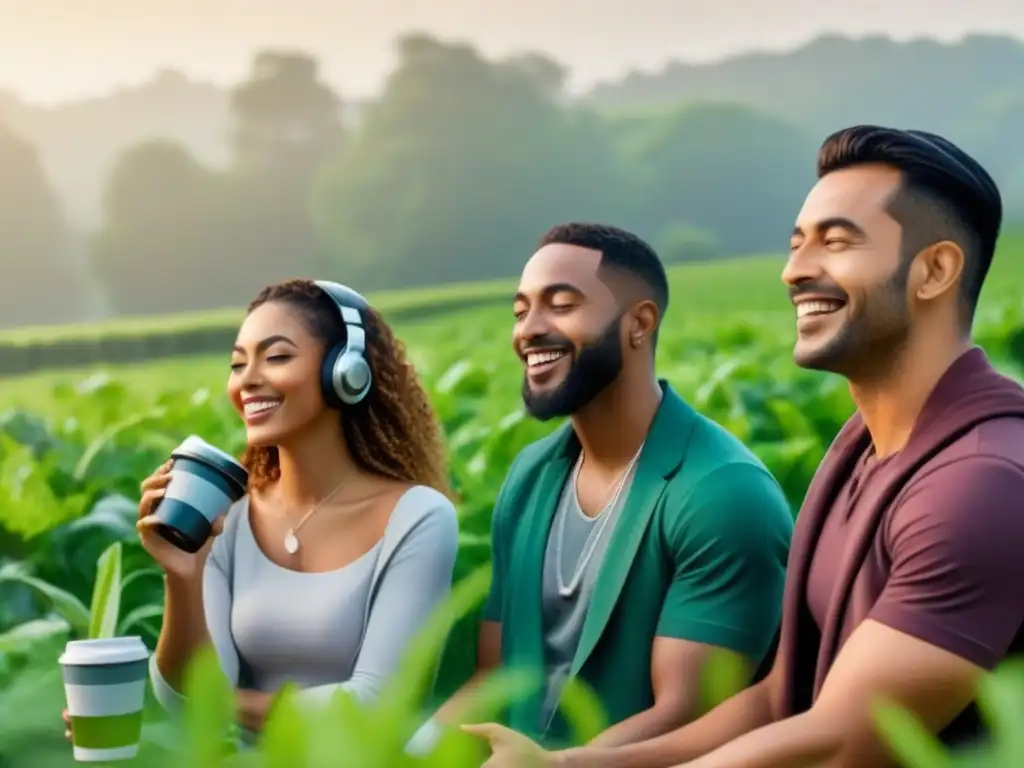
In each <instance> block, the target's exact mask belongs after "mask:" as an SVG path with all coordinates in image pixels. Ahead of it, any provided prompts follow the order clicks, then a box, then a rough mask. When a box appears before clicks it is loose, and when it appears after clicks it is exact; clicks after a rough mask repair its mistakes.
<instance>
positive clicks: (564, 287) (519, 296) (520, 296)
mask: <svg viewBox="0 0 1024 768" xmlns="http://www.w3.org/2000/svg"><path fill="white" fill-rule="evenodd" d="M556 293H574V294H576V295H577V296H583V295H584V293H583V291H582V290H580V288H579V287H578V286H575V285H573V284H572V283H551V284H550V285H546V286H544V289H543V290H542V291H541V292H540V295H541V297H543V298H545V299H550V298H551V297H552V296H554V295H555V294H556ZM515 300H516V301H529V298H528V297H527V295H526V294H525V293H523V292H522V291H517V292H516V296H515Z"/></svg>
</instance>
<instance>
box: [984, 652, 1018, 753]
mask: <svg viewBox="0 0 1024 768" xmlns="http://www.w3.org/2000/svg"><path fill="white" fill-rule="evenodd" d="M978 709H979V710H980V712H981V713H982V716H983V717H984V719H985V721H986V723H987V724H988V727H989V731H990V733H991V737H992V758H993V760H994V761H995V762H996V764H997V765H1000V764H1005V765H1024V728H1022V727H1021V726H1022V725H1024V659H1012V660H1010V661H1006V662H1004V663H1003V664H1001V665H1000V666H999V668H998V669H997V670H996V671H995V672H993V673H991V674H988V675H985V676H984V677H983V678H982V679H981V683H980V685H979V691H978ZM1000 761H1002V762H1000Z"/></svg>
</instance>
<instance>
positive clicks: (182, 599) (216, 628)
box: [149, 526, 238, 712]
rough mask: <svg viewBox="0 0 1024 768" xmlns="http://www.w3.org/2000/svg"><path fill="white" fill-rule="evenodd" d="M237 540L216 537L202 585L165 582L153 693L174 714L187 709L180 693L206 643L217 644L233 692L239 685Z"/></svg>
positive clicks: (152, 666) (152, 671)
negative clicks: (234, 618) (234, 581)
mask: <svg viewBox="0 0 1024 768" xmlns="http://www.w3.org/2000/svg"><path fill="white" fill-rule="evenodd" d="M226 527H227V526H226ZM232 527H233V526H232ZM232 539H233V537H232V536H229V535H228V531H225V533H223V534H221V535H220V536H218V537H217V539H216V541H215V542H214V543H213V548H212V549H211V551H210V555H209V557H208V558H207V561H206V565H205V566H204V568H203V576H202V580H201V581H199V580H194V579H193V580H191V581H189V580H181V579H178V578H177V577H173V576H170V575H168V576H167V578H166V592H165V595H164V619H163V626H162V628H161V630H160V638H159V640H158V641H157V645H156V653H154V654H153V656H152V658H151V659H150V665H149V668H150V680H151V682H152V684H153V693H154V694H155V695H156V699H157V701H159V702H160V704H161V706H163V707H164V709H166V710H168V711H169V712H174V711H177V710H178V709H180V707H181V706H182V704H183V702H184V700H185V697H184V696H183V695H182V694H181V693H180V692H181V691H182V689H183V687H184V682H185V676H186V670H187V669H188V665H189V663H190V662H191V660H192V658H193V657H194V656H195V654H196V651H198V650H199V648H201V647H202V646H203V645H206V644H207V643H210V642H212V643H213V646H214V648H215V649H216V651H217V657H218V659H219V660H220V666H221V670H222V671H223V672H224V675H225V677H227V679H228V682H229V684H230V685H231V686H232V687H234V686H235V685H237V683H238V651H237V650H236V649H235V643H234V640H233V639H232V637H231V587H230V583H229V581H228V576H227V574H228V573H229V568H228V567H227V564H228V562H229V561H228V558H230V557H231V556H232V552H231V550H232V547H231V546H230V542H231V540H232Z"/></svg>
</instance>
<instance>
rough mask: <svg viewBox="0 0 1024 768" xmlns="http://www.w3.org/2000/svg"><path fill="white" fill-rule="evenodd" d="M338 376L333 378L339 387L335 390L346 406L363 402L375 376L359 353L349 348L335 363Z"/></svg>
mask: <svg viewBox="0 0 1024 768" xmlns="http://www.w3.org/2000/svg"><path fill="white" fill-rule="evenodd" d="M335 370H336V371H337V376H335V377H334V378H333V381H334V382H336V383H337V384H338V385H339V386H338V387H336V388H335V389H334V391H335V392H336V394H337V396H338V398H339V399H340V400H341V401H342V402H344V403H345V404H346V405H355V404H356V403H359V402H362V401H363V399H364V398H365V397H366V395H367V394H368V393H369V391H370V384H371V383H372V381H373V375H372V373H371V372H370V366H369V364H368V363H367V362H366V359H365V358H364V357H363V356H362V355H361V354H359V353H358V352H354V351H350V350H348V349H347V348H346V349H345V351H344V352H342V354H341V357H340V358H339V359H338V360H337V362H336V363H335Z"/></svg>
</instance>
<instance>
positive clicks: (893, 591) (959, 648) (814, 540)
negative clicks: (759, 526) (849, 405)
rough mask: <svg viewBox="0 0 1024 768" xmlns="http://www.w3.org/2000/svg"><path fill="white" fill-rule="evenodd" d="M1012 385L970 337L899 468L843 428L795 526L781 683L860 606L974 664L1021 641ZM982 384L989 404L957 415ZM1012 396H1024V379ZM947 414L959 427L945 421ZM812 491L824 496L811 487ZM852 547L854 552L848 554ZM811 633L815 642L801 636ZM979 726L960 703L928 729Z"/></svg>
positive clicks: (1023, 534)
mask: <svg viewBox="0 0 1024 768" xmlns="http://www.w3.org/2000/svg"><path fill="white" fill-rule="evenodd" d="M993 377H998V379H999V380H997V379H995V378H993ZM1014 387H1017V385H1016V384H1013V383H1010V382H1009V380H1007V379H1004V378H1003V377H1001V376H999V374H997V373H996V372H995V371H994V370H993V369H991V368H990V367H989V366H988V362H987V360H986V359H985V356H984V354H983V353H982V352H981V350H972V351H971V352H969V353H967V354H966V355H965V356H964V357H963V358H961V359H960V360H958V361H957V363H955V364H954V365H953V366H952V367H951V368H950V370H949V371H948V372H947V374H946V376H945V377H944V378H943V380H942V382H940V385H939V386H938V387H937V388H936V390H935V392H934V393H933V395H932V397H931V398H930V400H929V402H928V404H927V406H926V409H925V411H926V412H925V413H924V414H923V416H924V418H925V419H926V420H927V421H928V424H927V425H925V426H926V427H927V428H924V427H922V429H921V430H918V428H917V427H915V431H918V432H921V433H924V434H927V435H930V436H932V437H935V436H938V435H943V434H945V435H946V436H947V437H946V439H945V441H944V442H941V446H940V447H938V448H937V449H935V450H932V451H931V452H929V450H928V449H927V447H925V446H922V445H920V441H921V440H922V439H923V438H922V437H921V435H920V434H919V435H918V437H917V441H918V442H917V443H916V444H914V440H915V437H914V436H912V437H911V443H910V444H908V449H910V450H913V451H916V452H917V453H918V454H920V455H922V456H924V457H925V458H924V459H922V460H920V461H918V460H917V459H915V461H916V462H917V463H916V464H914V465H913V466H912V468H909V469H908V465H907V461H906V460H904V459H907V458H908V457H902V458H901V456H900V454H896V455H894V456H890V457H886V458H885V459H882V460H879V459H878V458H877V457H876V456H875V455H874V452H873V449H872V447H871V444H870V438H868V439H867V440H864V433H866V430H863V429H862V425H861V434H859V435H858V436H857V439H856V440H854V439H853V438H850V437H849V435H848V436H847V439H846V442H845V444H844V445H842V446H841V449H842V450H846V452H847V456H846V460H847V464H846V465H845V467H848V468H849V470H848V471H845V470H840V471H839V472H833V475H834V478H833V479H834V488H833V490H832V494H831V496H830V497H829V498H831V503H830V504H827V503H826V506H825V507H824V508H823V509H821V514H820V515H819V518H820V519H819V520H818V521H817V523H816V524H815V531H814V533H807V532H804V535H805V536H806V537H807V547H806V556H807V557H809V563H807V565H806V570H805V571H804V572H805V573H806V583H805V588H804V590H803V600H802V601H801V602H802V605H800V613H801V614H804V615H808V614H809V617H808V620H807V621H803V620H800V621H799V622H794V623H793V625H792V626H793V627H794V629H793V630H791V631H790V637H795V636H797V635H798V634H799V636H800V637H801V638H802V640H800V641H799V642H798V645H797V650H798V653H797V655H796V656H792V657H791V665H793V666H795V667H796V668H800V669H803V670H804V672H797V673H796V674H797V675H798V678H799V679H798V678H792V681H793V684H794V685H797V686H799V687H800V689H801V690H804V691H806V692H807V693H808V694H809V693H810V689H809V688H807V687H806V686H801V683H800V679H803V680H804V681H805V683H806V685H809V684H810V678H808V677H806V675H807V674H810V672H811V671H812V670H813V668H815V666H816V668H817V673H816V678H817V681H818V682H817V683H816V685H815V691H816V689H817V688H818V687H820V681H821V679H822V677H823V675H824V674H826V673H827V667H828V666H830V665H831V662H832V661H834V656H835V655H836V654H838V653H839V652H840V649H841V648H842V644H843V643H844V642H845V641H846V640H847V639H848V638H849V636H850V635H851V634H852V632H853V631H854V630H855V629H856V627H857V625H859V624H860V623H861V622H862V621H864V620H866V619H871V620H874V621H877V622H880V623H882V624H885V625H887V626H889V627H892V628H893V629H896V630H898V631H900V632H904V633H906V634H909V635H912V636H914V637H916V638H919V639H920V640H923V641H924V642H927V643H929V644H931V645H934V646H938V647H940V648H943V649H945V650H947V651H949V652H951V653H953V654H956V655H957V656H960V657H962V658H964V659H967V660H968V661H971V662H973V663H975V664H977V665H978V666H981V667H983V668H985V669H992V668H993V667H995V666H996V665H997V664H998V663H999V662H1000V661H1002V660H1003V659H1004V658H1005V657H1006V656H1008V655H1011V654H1018V653H1022V652H1024V632H1022V628H1024V418H1021V415H1020V414H1019V413H1016V412H1019V411H1020V410H1021V409H1020V408H1019V407H1018V406H1017V405H1015V404H1014V398H1015V396H1016V395H1015V393H1014V390H1013V388H1014ZM1017 389H1018V391H1019V387H1017ZM992 392H994V393H996V394H994V395H992V402H993V411H992V414H993V415H992V417H990V418H987V419H985V420H981V421H980V423H977V424H974V425H973V426H971V425H970V424H971V419H975V420H976V419H977V417H978V414H979V413H981V412H984V410H985V407H986V405H985V402H984V399H985V397H986V396H987V394H986V393H992ZM1020 396H1021V401H1022V402H1024V392H1021V395H1020ZM968 401H970V402H968ZM944 419H945V420H946V421H945V422H944V421H943V420H944ZM957 419H964V420H966V424H967V426H966V427H965V428H962V429H959V430H958V428H957V422H956V420H957ZM852 431H853V430H850V432H851V433H852ZM841 437H842V436H841ZM842 442H843V441H842V440H840V439H837V443H842ZM842 450H840V451H839V452H840V453H841V452H842ZM905 450H907V449H905ZM833 460H834V461H838V459H835V458H834V459H833ZM900 472H902V473H903V474H899V473H900ZM886 488H888V489H889V490H888V491H887V492H888V493H890V494H891V495H890V496H887V497H885V498H890V499H891V500H890V501H889V502H887V503H884V504H883V505H882V508H881V510H879V509H878V505H879V498H880V497H881V495H880V494H879V491H882V490H885V489H886ZM809 495H810V494H809ZM815 495H816V496H818V497H819V498H825V491H824V489H817V490H816V491H815ZM805 506H806V505H805ZM872 515H874V516H875V520H872V519H871V516H872ZM798 522H799V519H798ZM865 532H867V533H865ZM858 541H859V542H860V543H858ZM858 546H860V547H861V548H862V550H861V551H862V553H863V554H862V555H858V556H857V557H860V558H861V559H856V558H852V557H851V548H855V547H858ZM798 557H799V556H798ZM851 562H853V563H855V566H854V570H853V571H852V572H850V571H849V564H850V563H851ZM844 564H846V566H845V567H846V568H847V573H845V574H844V573H843V572H842V571H843V568H844ZM851 577H852V578H851ZM839 600H841V601H842V602H841V603H838V602H837V601H839ZM837 606H840V607H838V608H837ZM837 610H839V611H840V613H835V612H836V611H837ZM830 618H831V632H830V630H829V628H828V627H827V625H828V624H829V623H830V621H829V620H830ZM797 626H802V627H804V628H803V629H800V630H799V631H796V629H795V628H796V627H797ZM815 630H816V631H815ZM812 635H816V636H817V641H816V642H808V639H809V637H810V636H812ZM828 635H831V636H832V637H833V638H834V646H833V648H832V652H831V653H830V652H829V650H827V649H826V651H825V653H824V654H823V653H822V648H821V639H822V637H823V636H828ZM790 642H792V641H790ZM815 657H816V658H817V661H815ZM823 659H824V661H823ZM823 664H824V668H823V667H822V665H823ZM801 675H802V676H803V677H800V676H801ZM799 695H801V694H798V697H797V699H791V701H794V702H796V701H798V699H799ZM813 695H816V692H815V694H813ZM812 698H813V696H812ZM807 703H808V704H809V703H810V700H808V701H807ZM798 706H799V705H798ZM804 706H805V705H804ZM801 708H802V707H801ZM979 732H980V723H979V720H978V717H977V712H976V711H975V710H974V708H973V707H972V708H970V709H969V710H968V711H966V712H964V713H963V714H962V715H961V716H960V717H959V718H958V719H957V720H956V721H955V722H954V723H953V724H951V725H950V727H949V728H947V729H946V730H945V731H944V732H943V734H941V736H942V738H943V741H945V742H947V743H960V742H963V741H967V740H972V739H973V737H974V736H976V735H977V734H978V733H979Z"/></svg>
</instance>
